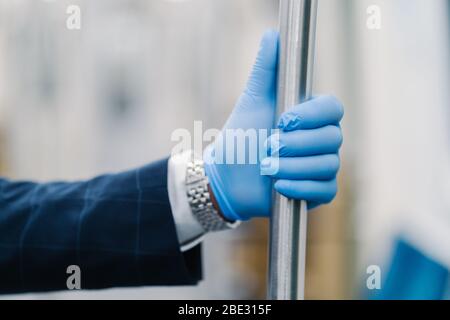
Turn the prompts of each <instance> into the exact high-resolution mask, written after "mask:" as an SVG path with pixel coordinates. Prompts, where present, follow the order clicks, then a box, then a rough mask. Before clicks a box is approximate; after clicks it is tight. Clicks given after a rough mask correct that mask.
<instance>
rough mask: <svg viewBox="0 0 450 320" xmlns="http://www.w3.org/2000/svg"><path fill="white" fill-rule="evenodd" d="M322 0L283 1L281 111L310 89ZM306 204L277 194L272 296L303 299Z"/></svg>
mask: <svg viewBox="0 0 450 320" xmlns="http://www.w3.org/2000/svg"><path fill="white" fill-rule="evenodd" d="M317 1H318V0H280V49H279V67H278V93H277V96H278V98H277V99H278V101H277V105H278V112H283V111H286V110H288V109H289V108H290V107H292V106H294V105H296V104H298V103H300V102H303V101H305V100H308V99H310V98H311V94H312V90H311V89H312V79H313V76H312V75H313V65H314V48H315V36H316V35H315V33H316V19H317ZM307 214H308V212H307V205H306V202H305V201H293V200H289V199H287V198H285V197H283V196H279V195H278V196H276V199H275V206H274V210H273V213H272V218H271V230H270V231H271V237H270V238H271V239H270V254H269V256H270V257H269V259H270V261H269V293H268V298H269V299H277V300H296V299H301V300H303V299H304V289H305V260H306V234H307Z"/></svg>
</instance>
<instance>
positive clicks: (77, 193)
mask: <svg viewBox="0 0 450 320" xmlns="http://www.w3.org/2000/svg"><path fill="white" fill-rule="evenodd" d="M70 265H78V266H79V267H80V269H81V286H82V288H83V289H100V288H108V287H125V286H127V287H128V286H143V285H191V284H196V283H197V282H198V281H199V280H200V279H201V259H200V248H199V247H196V248H194V249H192V250H190V251H188V252H185V253H181V252H180V249H179V243H178V239H177V236H176V229H175V224H174V221H173V216H172V213H171V210H170V203H169V199H168V193H167V159H166V160H162V161H158V162H155V163H152V164H150V165H147V166H145V167H142V168H139V169H136V170H132V171H128V172H123V173H119V174H112V175H104V176H100V177H97V178H95V179H92V180H89V181H83V182H73V183H65V182H55V183H46V184H36V183H31V182H10V181H7V180H4V179H0V293H20V292H37V291H52V290H64V289H67V287H66V281H67V277H68V276H69V275H70V274H67V267H68V266H70Z"/></svg>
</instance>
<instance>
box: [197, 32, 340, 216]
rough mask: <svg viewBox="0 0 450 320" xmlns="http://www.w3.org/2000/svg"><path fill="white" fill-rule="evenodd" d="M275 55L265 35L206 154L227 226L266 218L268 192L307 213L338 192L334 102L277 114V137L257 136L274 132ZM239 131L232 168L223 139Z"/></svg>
mask: <svg viewBox="0 0 450 320" xmlns="http://www.w3.org/2000/svg"><path fill="white" fill-rule="evenodd" d="M277 51H278V34H277V32H275V31H268V32H266V33H265V34H264V36H263V39H262V41H261V47H260V50H259V53H258V57H257V59H256V62H255V65H254V67H253V71H252V73H251V76H250V79H249V81H248V83H247V87H246V89H245V90H244V92H243V94H242V95H241V97H240V98H239V100H238V102H237V105H236V107H235V108H234V110H233V112H232V113H231V115H230V117H229V119H228V121H227V122H226V124H225V126H224V128H223V130H222V134H221V136H219V137H218V138H217V139H216V142H215V143H213V144H211V145H210V146H209V147H208V148H207V149H206V150H205V152H204V154H203V159H204V161H205V171H206V175H207V176H208V179H209V183H210V187H211V189H212V192H213V195H214V197H215V198H216V201H217V203H218V205H219V208H220V210H221V212H222V213H223V215H224V216H225V217H226V218H227V219H229V220H247V219H250V218H252V217H263V216H265V217H267V216H269V215H270V211H271V202H272V186H274V188H275V189H276V190H277V191H278V192H279V193H281V194H283V195H285V196H286V197H289V198H294V199H299V200H306V201H307V202H308V207H309V208H313V207H315V206H317V205H320V204H323V203H328V202H330V201H331V200H332V199H333V198H334V197H335V195H336V192H337V184H336V174H337V171H338V170H339V155H338V151H339V148H340V146H341V144H342V134H341V130H340V127H339V121H340V120H341V118H342V116H343V107H342V105H341V104H340V103H339V101H338V100H336V99H335V98H333V97H331V96H323V97H318V98H315V99H313V100H311V101H308V102H306V103H303V104H300V105H297V106H295V107H293V108H292V109H291V110H289V111H288V112H286V113H284V114H282V115H281V117H280V119H279V121H278V125H277V127H278V128H279V130H280V132H279V134H274V135H271V136H270V137H269V138H268V139H267V135H266V136H264V134H262V133H264V132H268V133H269V135H270V132H271V129H273V128H274V127H275V104H276V74H277ZM238 129H242V130H243V131H242V130H241V133H242V132H247V133H248V135H247V136H246V138H245V142H246V143H247V144H246V145H245V148H244V154H245V161H246V163H244V164H243V163H238V164H236V158H238V157H239V152H240V150H237V149H239V145H238V144H237V145H236V144H232V143H230V142H231V140H232V139H230V138H228V137H229V136H228V132H233V131H236V130H238ZM249 129H250V131H247V130H249ZM252 129H255V130H256V131H251V130H252ZM252 133H254V134H256V140H257V144H258V146H259V147H261V146H265V149H264V148H263V149H264V150H263V154H264V156H263V157H258V161H254V162H252V161H251V159H250V158H252V154H251V153H252V152H253V151H254V148H253V146H252V144H254V143H255V139H253V138H254V135H252ZM252 137H253V138H252ZM233 152H234V153H237V154H238V155H234V156H233ZM228 154H231V155H232V156H230V157H229V158H228V157H227V155H228ZM219 158H220V159H219ZM259 159H262V160H261V161H259ZM230 160H235V161H234V162H233V161H230ZM274 168H275V169H277V170H274ZM272 180H275V184H273V182H272Z"/></svg>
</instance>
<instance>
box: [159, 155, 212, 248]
mask: <svg viewBox="0 0 450 320" xmlns="http://www.w3.org/2000/svg"><path fill="white" fill-rule="evenodd" d="M191 154H192V152H191V151H185V152H182V153H179V154H175V155H172V157H170V159H169V164H168V173H167V190H168V193H169V200H170V207H171V209H172V214H173V218H174V220H175V227H176V231H177V236H178V241H179V242H180V248H181V251H183V252H184V251H187V250H189V249H191V248H193V247H195V246H196V245H198V244H199V243H200V242H201V241H202V240H203V237H204V235H205V231H204V230H203V228H202V227H201V225H200V223H199V222H198V221H197V219H196V218H195V216H194V215H193V213H192V211H191V208H190V206H189V202H188V199H187V195H186V184H185V180H186V167H187V164H188V162H189V161H190V160H191Z"/></svg>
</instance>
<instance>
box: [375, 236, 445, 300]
mask: <svg viewBox="0 0 450 320" xmlns="http://www.w3.org/2000/svg"><path fill="white" fill-rule="evenodd" d="M448 276H449V271H448V270H447V268H445V267H444V266H442V265H440V264H439V263H437V262H436V261H433V260H431V259H430V258H428V257H426V256H425V255H424V254H422V253H421V252H420V251H419V250H417V249H416V248H414V247H413V246H411V245H409V244H408V243H407V242H405V241H403V240H398V241H397V244H396V248H395V251H394V256H393V259H392V262H391V266H390V269H389V271H388V274H387V277H386V280H385V281H384V285H383V286H382V289H381V291H378V293H376V294H375V295H373V296H372V298H374V299H387V300H392V299H399V300H420V299H424V300H440V299H443V298H444V295H445V292H446V289H447V284H448Z"/></svg>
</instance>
